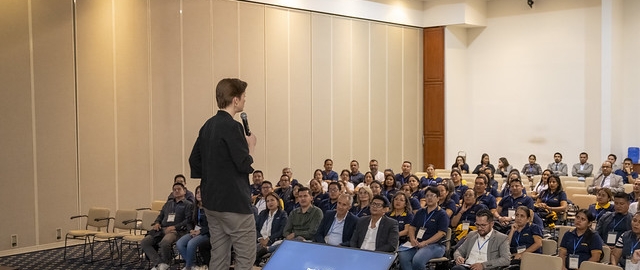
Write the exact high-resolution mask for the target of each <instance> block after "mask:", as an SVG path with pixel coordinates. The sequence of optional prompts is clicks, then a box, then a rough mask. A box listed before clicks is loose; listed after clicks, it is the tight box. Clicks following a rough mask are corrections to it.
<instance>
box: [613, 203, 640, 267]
mask: <svg viewBox="0 0 640 270" xmlns="http://www.w3.org/2000/svg"><path fill="white" fill-rule="evenodd" d="M639 242H640V213H636V214H634V215H633V218H632V219H631V230H629V231H626V232H625V233H623V234H622V235H621V236H620V237H619V238H618V239H617V240H616V245H615V248H614V249H612V250H611V264H612V265H617V266H621V267H622V269H629V268H627V263H630V264H631V265H629V266H635V267H637V266H638V259H637V258H636V259H635V260H634V258H633V257H634V256H633V254H634V253H637V251H638V250H639V249H640V245H638V243H639Z"/></svg>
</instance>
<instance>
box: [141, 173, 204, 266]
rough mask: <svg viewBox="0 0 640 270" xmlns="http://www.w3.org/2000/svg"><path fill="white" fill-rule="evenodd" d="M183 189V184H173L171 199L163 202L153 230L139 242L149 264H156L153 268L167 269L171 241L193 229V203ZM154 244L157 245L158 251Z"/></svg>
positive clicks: (173, 241)
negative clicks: (186, 197) (188, 199)
mask: <svg viewBox="0 0 640 270" xmlns="http://www.w3.org/2000/svg"><path fill="white" fill-rule="evenodd" d="M185 191H186V188H185V187H184V185H183V184H181V183H179V182H176V183H175V184H173V199H172V200H169V201H167V203H165V204H164V206H163V207H162V210H161V211H160V214H159V215H158V218H156V221H155V222H154V223H153V230H151V231H149V232H148V234H147V236H145V238H144V239H143V240H142V242H141V243H140V246H141V247H142V251H143V252H144V254H146V255H147V257H149V261H150V262H151V265H155V266H156V267H154V268H153V270H156V269H157V270H166V269H169V265H168V263H169V260H170V259H171V248H172V246H173V243H175V242H176V241H178V239H179V238H180V237H182V236H183V235H185V234H187V233H188V232H189V231H191V230H192V229H193V223H192V215H193V204H191V202H189V201H187V200H186V199H185ZM155 245H158V247H159V251H160V253H158V251H156V249H155V248H154V246H155Z"/></svg>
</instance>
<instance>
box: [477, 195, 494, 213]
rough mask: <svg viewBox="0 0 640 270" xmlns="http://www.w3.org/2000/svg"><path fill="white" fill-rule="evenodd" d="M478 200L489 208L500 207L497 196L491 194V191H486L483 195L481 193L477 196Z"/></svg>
mask: <svg viewBox="0 0 640 270" xmlns="http://www.w3.org/2000/svg"><path fill="white" fill-rule="evenodd" d="M476 201H477V202H479V203H481V204H484V205H486V206H487V208H489V209H496V208H498V204H497V203H496V197H494V196H493V195H491V194H489V192H486V193H484V194H482V195H480V196H479V197H478V198H476Z"/></svg>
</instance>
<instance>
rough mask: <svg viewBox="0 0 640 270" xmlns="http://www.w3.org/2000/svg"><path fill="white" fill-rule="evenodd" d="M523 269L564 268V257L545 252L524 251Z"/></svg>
mask: <svg viewBox="0 0 640 270" xmlns="http://www.w3.org/2000/svg"><path fill="white" fill-rule="evenodd" d="M520 269H521V270H537V269H549V270H551V269H554V270H555V269H562V258H560V257H556V256H549V255H545V254H538V253H530V252H525V253H522V260H521V261H520Z"/></svg>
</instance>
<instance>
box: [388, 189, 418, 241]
mask: <svg viewBox="0 0 640 270" xmlns="http://www.w3.org/2000/svg"><path fill="white" fill-rule="evenodd" d="M387 216H388V217H390V218H393V219H395V220H396V221H398V233H399V235H400V245H402V244H403V243H404V242H407V241H408V240H409V236H408V235H407V234H408V233H409V226H407V225H409V224H411V221H413V210H412V209H411V203H410V202H409V197H408V196H407V194H405V193H404V192H398V193H396V194H395V195H394V196H393V199H392V200H391V210H390V211H389V212H388V213H387Z"/></svg>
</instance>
